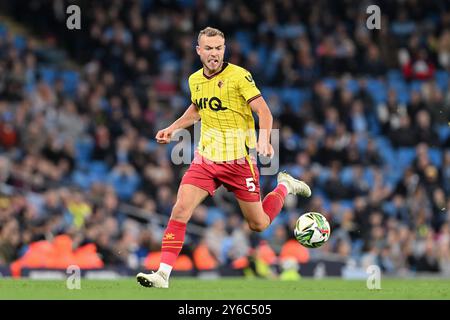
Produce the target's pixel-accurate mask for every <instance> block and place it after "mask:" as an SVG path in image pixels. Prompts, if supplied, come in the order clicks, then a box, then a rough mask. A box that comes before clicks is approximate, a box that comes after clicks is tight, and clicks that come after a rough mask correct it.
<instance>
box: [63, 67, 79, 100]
mask: <svg viewBox="0 0 450 320" xmlns="http://www.w3.org/2000/svg"><path fill="white" fill-rule="evenodd" d="M60 76H61V78H62V79H63V82H64V92H65V93H67V94H69V95H72V96H73V95H75V93H76V90H77V86H78V81H79V74H78V72H75V71H71V70H66V71H62V72H61V74H60Z"/></svg>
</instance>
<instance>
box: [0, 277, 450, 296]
mask: <svg viewBox="0 0 450 320" xmlns="http://www.w3.org/2000/svg"><path fill="white" fill-rule="evenodd" d="M0 299H2V300H4V299H14V300H23V299H26V300H30V299H31V300H35V299H39V300H53V299H57V300H76V299H84V300H91V299H95V300H105V299H106V300H116V299H117V300H127V299H133V300H137V299H148V300H166V299H168V300H184V299H188V300H196V299H202V300H216V299H224V300H278V299H283V300H307V299H319V300H329V299H330V300H331V299H358V300H360V299H364V300H365V299H369V300H371V299H383V300H389V299H400V300H409V299H420V300H422V299H433V300H435V299H436V300H437V299H445V300H450V279H381V289H380V290H369V289H367V287H366V281H364V280H344V279H338V278H330V279H320V280H318V279H305V278H303V279H301V280H299V281H294V282H289V281H279V280H262V279H244V278H230V279H228V278H226V279H218V280H202V279H193V278H172V279H171V282H170V288H169V289H155V288H144V287H141V286H140V285H138V283H137V282H136V281H135V279H134V278H125V279H119V280H88V279H81V289H79V290H76V289H75V290H69V289H67V287H66V281H65V280H53V281H49V280H30V279H20V280H15V279H0Z"/></svg>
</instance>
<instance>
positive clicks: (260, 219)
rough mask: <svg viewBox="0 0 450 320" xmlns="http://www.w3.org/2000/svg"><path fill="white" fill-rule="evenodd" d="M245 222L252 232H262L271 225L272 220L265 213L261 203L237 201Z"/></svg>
mask: <svg viewBox="0 0 450 320" xmlns="http://www.w3.org/2000/svg"><path fill="white" fill-rule="evenodd" d="M237 201H238V203H239V207H240V208H241V210H242V214H243V215H244V218H245V220H247V223H248V226H249V227H250V229H251V230H253V231H256V232H261V231H264V230H265V229H267V227H268V226H269V225H270V222H271V221H270V218H269V216H268V215H267V214H266V213H265V212H264V209H263V206H262V203H261V201H256V202H250V201H244V200H241V199H239V198H238V199H237Z"/></svg>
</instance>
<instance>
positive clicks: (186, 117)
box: [155, 103, 200, 143]
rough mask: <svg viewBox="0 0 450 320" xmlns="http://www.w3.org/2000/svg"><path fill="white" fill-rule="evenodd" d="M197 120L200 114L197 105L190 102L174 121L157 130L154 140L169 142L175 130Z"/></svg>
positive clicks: (190, 124) (188, 125)
mask: <svg viewBox="0 0 450 320" xmlns="http://www.w3.org/2000/svg"><path fill="white" fill-rule="evenodd" d="M198 120H200V114H199V113H198V110H197V107H196V106H195V105H194V104H193V103H191V105H190V106H189V108H188V109H187V110H186V112H185V113H183V115H182V116H181V117H179V118H178V119H177V120H175V121H174V123H172V124H171V125H170V126H168V127H167V128H165V129H162V130H159V131H158V133H157V134H156V137H155V138H156V141H157V142H158V143H169V142H170V139H171V138H172V134H173V133H174V131H175V130H178V129H184V128H187V127H190V126H192V125H193V124H194V123H195V122H197V121H198Z"/></svg>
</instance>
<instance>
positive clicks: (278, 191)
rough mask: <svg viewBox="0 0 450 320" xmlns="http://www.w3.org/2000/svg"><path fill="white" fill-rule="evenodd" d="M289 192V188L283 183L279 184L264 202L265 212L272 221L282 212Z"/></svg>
mask: <svg viewBox="0 0 450 320" xmlns="http://www.w3.org/2000/svg"><path fill="white" fill-rule="evenodd" d="M287 194H288V191H287V188H286V186H285V185H283V184H279V185H278V186H277V187H276V188H275V189H274V190H273V191H272V192H270V193H269V194H267V195H266V196H265V198H264V200H263V202H262V206H263V209H264V212H265V213H266V214H267V215H268V216H269V219H270V223H272V221H273V219H275V217H276V216H277V215H278V214H279V213H280V212H281V208H283V204H284V198H286V196H287Z"/></svg>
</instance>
